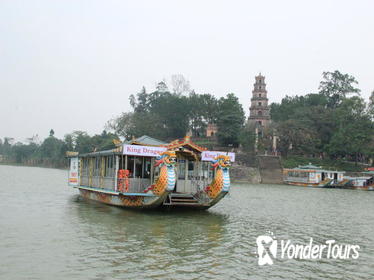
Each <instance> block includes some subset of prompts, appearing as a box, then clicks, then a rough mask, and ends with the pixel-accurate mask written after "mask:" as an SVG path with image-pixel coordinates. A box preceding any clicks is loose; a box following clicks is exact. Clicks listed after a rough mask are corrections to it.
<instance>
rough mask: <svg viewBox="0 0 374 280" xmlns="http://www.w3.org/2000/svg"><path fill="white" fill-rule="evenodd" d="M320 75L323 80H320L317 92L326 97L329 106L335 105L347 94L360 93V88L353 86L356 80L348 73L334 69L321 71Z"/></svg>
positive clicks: (333, 106)
mask: <svg viewBox="0 0 374 280" xmlns="http://www.w3.org/2000/svg"><path fill="white" fill-rule="evenodd" d="M322 76H323V79H324V80H323V81H321V82H320V85H319V92H320V93H321V94H323V95H325V96H326V97H327V98H328V100H329V102H328V107H330V108H335V107H337V106H338V105H339V104H340V103H341V102H342V100H343V99H344V98H346V97H347V96H348V95H351V94H359V93H360V89H358V88H356V87H355V85H357V84H358V82H357V81H356V79H355V77H353V76H351V75H349V74H342V73H340V72H339V71H338V70H335V71H334V72H323V74H322Z"/></svg>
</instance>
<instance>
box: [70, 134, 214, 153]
mask: <svg viewBox="0 0 374 280" xmlns="http://www.w3.org/2000/svg"><path fill="white" fill-rule="evenodd" d="M122 144H127V145H143V146H154V147H165V148H167V149H173V150H176V149H179V150H180V151H185V152H188V150H192V151H195V152H198V153H199V154H200V153H202V152H203V151H206V150H207V148H206V147H203V146H200V145H197V144H196V143H194V142H193V141H192V140H191V138H190V137H189V136H186V137H184V138H183V139H177V140H174V141H172V142H170V143H167V142H164V141H162V140H158V139H155V138H153V137H150V136H148V135H143V136H141V137H138V138H134V139H131V140H128V141H124V142H123V143H122ZM122 144H121V143H119V145H117V148H114V149H110V150H104V151H95V152H90V153H84V154H79V155H78V154H77V153H75V152H74V153H71V154H70V155H67V156H68V157H72V156H79V157H95V156H106V155H114V154H122V146H123V145H122ZM185 148H187V149H188V150H186V149H185Z"/></svg>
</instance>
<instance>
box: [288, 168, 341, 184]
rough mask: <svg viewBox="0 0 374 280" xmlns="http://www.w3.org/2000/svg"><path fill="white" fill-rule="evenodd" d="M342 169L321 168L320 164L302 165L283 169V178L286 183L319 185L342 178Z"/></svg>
mask: <svg viewBox="0 0 374 280" xmlns="http://www.w3.org/2000/svg"><path fill="white" fill-rule="evenodd" d="M344 173H345V172H344V171H332V170H325V169H322V168H321V167H320V166H315V165H311V164H309V165H304V166H299V167H297V168H293V169H283V179H284V181H285V182H286V183H290V184H292V183H294V184H305V185H309V184H310V185H319V184H321V183H324V182H325V183H327V182H329V183H334V184H336V183H339V182H342V181H343V180H344V178H343V176H344Z"/></svg>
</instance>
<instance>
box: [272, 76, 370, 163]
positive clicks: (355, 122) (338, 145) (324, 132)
mask: <svg viewBox="0 0 374 280" xmlns="http://www.w3.org/2000/svg"><path fill="white" fill-rule="evenodd" d="M357 85H358V82H357V80H356V79H355V78H354V77H353V76H351V75H348V74H342V73H340V72H339V71H334V72H324V73H323V80H322V81H321V82H320V86H319V91H318V92H317V93H310V94H306V95H303V96H298V95H296V96H293V97H291V96H286V97H285V98H283V99H282V101H281V102H280V103H273V104H271V110H270V112H271V119H272V126H271V128H270V130H269V131H268V135H269V134H271V135H276V136H278V137H279V138H278V139H279V141H278V147H279V150H280V152H281V153H282V155H283V156H288V155H290V154H291V155H304V156H308V157H319V158H329V159H343V160H348V161H355V162H358V161H360V162H370V161H371V160H372V159H373V157H374V123H373V119H374V92H373V93H372V94H371V97H370V100H369V102H368V103H367V102H365V100H364V99H363V98H362V97H361V96H360V89H359V88H358V87H357Z"/></svg>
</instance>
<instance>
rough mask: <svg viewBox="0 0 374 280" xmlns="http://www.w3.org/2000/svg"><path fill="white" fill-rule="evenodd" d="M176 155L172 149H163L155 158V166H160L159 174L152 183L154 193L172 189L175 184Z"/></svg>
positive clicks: (159, 193)
mask: <svg viewBox="0 0 374 280" xmlns="http://www.w3.org/2000/svg"><path fill="white" fill-rule="evenodd" d="M176 161H177V156H176V154H175V152H174V151H165V152H163V153H161V154H160V155H159V156H158V157H157V158H156V163H155V166H160V176H159V177H158V179H157V181H156V183H155V184H154V185H153V188H152V191H153V193H154V194H155V195H161V194H163V193H164V192H165V191H172V190H173V189H174V186H175V168H174V166H175V163H176Z"/></svg>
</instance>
